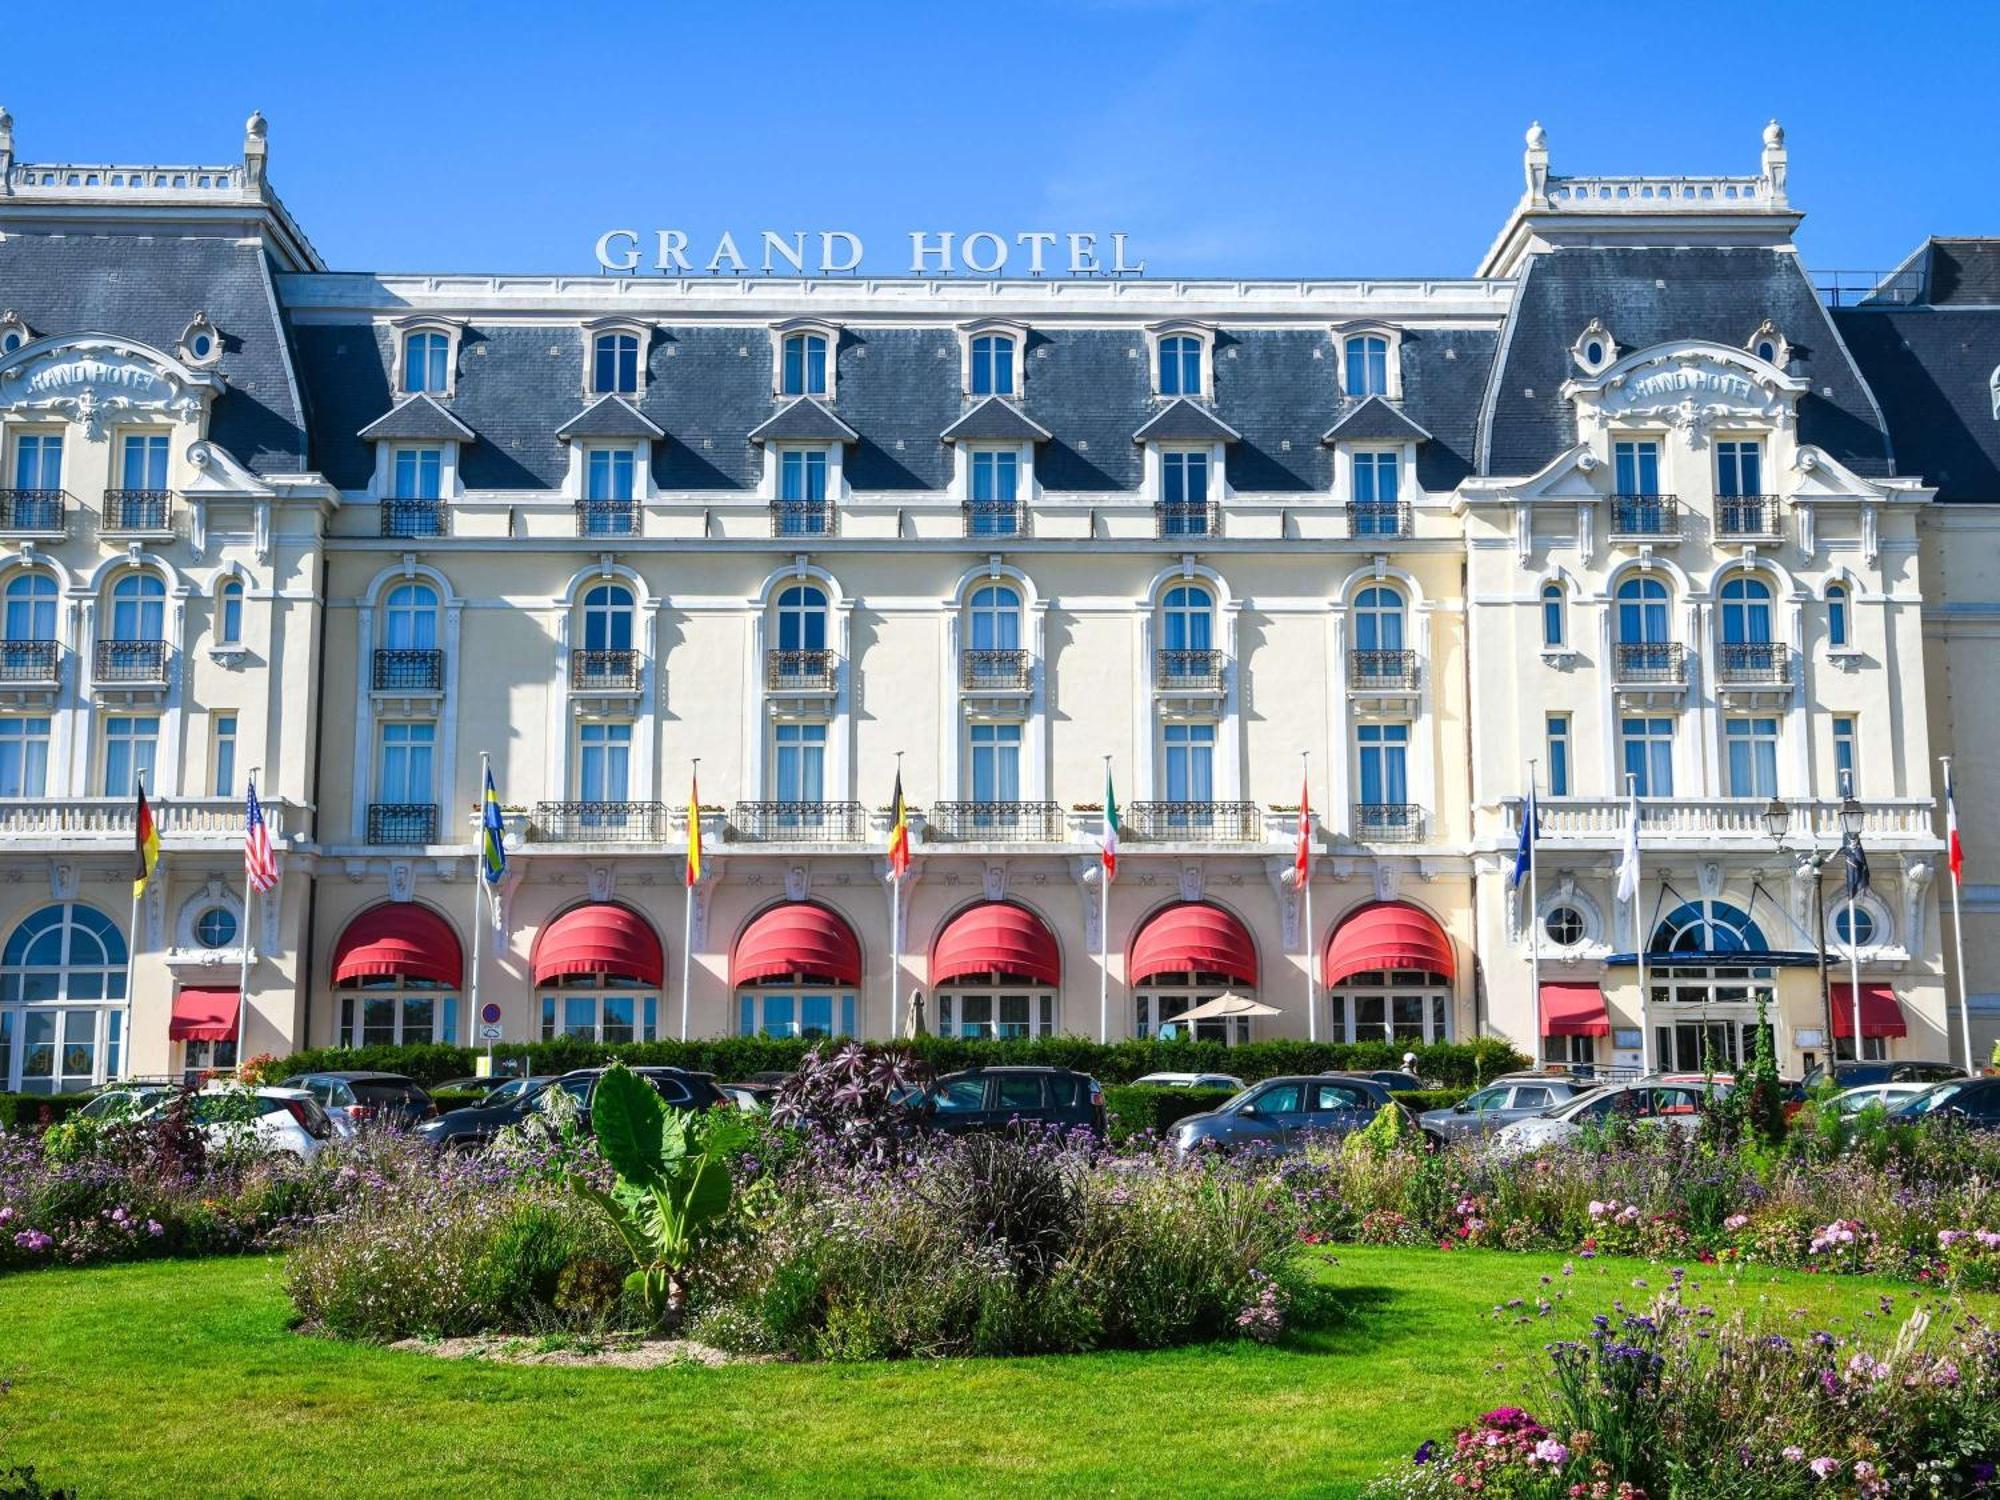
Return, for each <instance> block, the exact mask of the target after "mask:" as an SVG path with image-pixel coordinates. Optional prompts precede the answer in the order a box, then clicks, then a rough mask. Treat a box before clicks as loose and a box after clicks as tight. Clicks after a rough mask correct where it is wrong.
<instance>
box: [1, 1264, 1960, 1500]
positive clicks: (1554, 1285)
mask: <svg viewBox="0 0 2000 1500" xmlns="http://www.w3.org/2000/svg"><path fill="white" fill-rule="evenodd" d="M1563 1264H1564V1261H1563V1258H1562V1257H1561V1256H1551V1255H1507V1254H1502V1253H1498V1252H1481V1251H1464V1252H1456V1253H1453V1254H1449V1255H1446V1254H1440V1253H1438V1252H1436V1251H1430V1250H1416V1251H1395V1250H1378V1249H1359V1248H1353V1249H1345V1250H1342V1251H1341V1252H1340V1255H1339V1259H1338V1262H1337V1264H1333V1265H1331V1266H1329V1268H1328V1271H1327V1275H1328V1276H1329V1277H1330V1279H1332V1280H1333V1282H1334V1283H1335V1284H1336V1285H1337V1286H1338V1287H1340V1288H1341V1290H1342V1293H1343V1297H1344V1299H1345V1301H1346V1304H1347V1306H1348V1307H1349V1309H1350V1312H1351V1316H1349V1317H1348V1318H1347V1320H1346V1321H1344V1322H1343V1323H1342V1324H1341V1325H1340V1326H1338V1327H1335V1328H1333V1329H1330V1330H1324V1331H1321V1332H1317V1333H1313V1334H1309V1335H1305V1336H1303V1337H1301V1338H1299V1339H1297V1340H1296V1341H1294V1342H1293V1343H1291V1344H1289V1345H1285V1346H1280V1347H1277V1348H1260V1347H1257V1346H1253V1345H1235V1344H1231V1345H1210V1346H1205V1347H1200V1348H1192V1349H1181V1350H1172V1351H1167V1352H1161V1353H1152V1354H1105V1355H1090V1356H1076V1357H1069V1358H1045V1359H1022V1360H959V1361H949V1362H941V1363H935V1364H929V1363H926V1364H915V1363H904V1364H885V1365H872V1366H798V1365H756V1366H735V1367H732V1368H726V1369H718V1370H704V1369H699V1368H687V1367H678V1366H676V1367H670V1368H666V1369H661V1370H653V1371H632V1370H617V1369H562V1368H549V1367H504V1366H495V1365H490V1364H481V1363H467V1362H455V1361H446V1360H441V1359H436V1358H433V1357H432V1356H429V1355H425V1354H415V1353H406V1352H397V1351H392V1350H388V1349H381V1348H374V1347H369V1346H361V1345H352V1344H344V1343H338V1342H334V1341H331V1340H324V1339H312V1338H303V1337H300V1336H299V1335H297V1334H294V1333H292V1332H290V1331H289V1330H288V1329H287V1326H286V1325H287V1321H288V1318H289V1316H290V1308H289V1304H288V1303H287V1302H286V1300H285V1296H284V1292H283V1287H282V1282H281V1276H282V1262H280V1261H279V1260H277V1259H244V1260H226V1259H225V1260H210V1261H200V1262H157V1263H152V1264H145V1265H136V1266H123V1267H112V1268H104V1269H97V1270H80V1271H43V1272H32V1273H24V1274H18V1275H14V1276H10V1277H7V1278H5V1279H4V1280H0V1376H4V1377H6V1378H8V1379H11V1380H12V1381H13V1382H14V1391H13V1394H12V1395H11V1396H10V1397H8V1398H7V1399H6V1400H5V1402H4V1403H0V1461H4V1462H6V1463H20V1462H30V1463H33V1464H35V1465H36V1466H37V1467H38V1468H39V1470H40V1472H41V1477H42V1479H43V1480H44V1482H46V1483H51V1484H61V1485H64V1486H74V1487H75V1488H76V1489H77V1491H78V1492H79V1494H80V1495H82V1496H84V1497H85V1500H97V1497H102V1496H125V1495H148V1496H162V1495H232V1496H236V1495H241V1496H267V1495H268V1496H296V1495H300V1494H328V1493H341V1494H367V1495H375V1494H380V1495H397V1496H402V1495H415V1496H422V1495H438V1496H454V1497H456V1496H461V1495H464V1494H467V1493H471V1492H475V1491H490V1490H492V1489H494V1488H496V1487H497V1488H504V1489H512V1490H516V1491H518V1492H520V1493H523V1494H536V1495H577V1496H610V1495H641V1494H645V1495H686V1494H697V1493H698V1494H705V1495H706V1494H728V1493H755V1494H760V1495H809V1496H812V1497H813V1500H832V1497H837V1496H851V1495H885V1494H897V1495H946V1494H949V1495H963V1494H974V1493H976V1494H980V1495H983V1496H1003V1495H1048V1494H1054V1493H1071V1494H1093V1495H1173V1494H1183V1493H1192V1492H1199V1493H1201V1494H1202V1495H1204V1496H1228V1495H1255V1496H1258V1497H1260V1500H1267V1497H1270V1496H1274V1495H1324V1496H1340V1495H1353V1494H1355V1493H1357V1492H1358V1490H1359V1489H1360V1487H1361V1485H1362V1484H1363V1483H1365V1482H1366V1481H1367V1479H1369V1478H1370V1477H1372V1476H1373V1475H1374V1474H1376V1473H1377V1472H1379V1471H1380V1469H1381V1468H1382V1466H1383V1465H1384V1464H1386V1463H1389V1462H1392V1461H1395V1460H1397V1459H1399V1458H1400V1457H1402V1456H1403V1455H1406V1454H1407V1453H1409V1452H1410V1451H1411V1450H1412V1449H1414V1448H1415V1447H1416V1445H1417V1444H1418V1442H1420V1441H1421V1440H1422V1439H1423V1438H1425V1437H1428V1436H1433V1435H1442V1434H1446V1433H1448V1432H1449V1430H1450V1428H1451V1425H1452V1424H1453V1423H1454V1422H1456V1421H1460V1420H1462V1419H1464V1418H1466V1417H1467V1416H1469V1415H1472V1414H1474V1413H1476V1412H1478V1411H1480V1410H1483V1409H1485V1408H1487V1407H1490V1406H1495V1405H1499V1404H1502V1403H1503V1402H1506V1401H1511V1400H1517V1399H1519V1398H1520V1397H1522V1396H1523V1395H1524V1394H1525V1390H1524V1387H1525V1383H1526V1381H1527V1379H1528V1378H1529V1377H1530V1376H1531V1375H1532V1374H1533V1373H1534V1372H1535V1371H1536V1370H1537V1369H1538V1368H1539V1366H1540V1349H1541V1346H1542V1344H1543V1343H1544V1342H1545V1341H1547V1340H1548V1339H1549V1338H1552V1337H1558V1336H1563V1335H1567V1334H1572V1333H1574V1332H1575V1331H1576V1330H1577V1329H1578V1328H1580V1327H1582V1326H1583V1325H1584V1324H1585V1323H1586V1321H1587V1319H1588V1317H1589V1315H1590V1314H1591V1313H1593V1312H1596V1311H1598V1310H1600V1309H1608V1308H1609V1306H1610V1304H1611V1302H1612V1301H1613V1300H1614V1299H1616V1298H1619V1297H1623V1298H1624V1299H1626V1300H1627V1301H1628V1302H1630V1301H1635V1300H1643V1299H1645V1298H1647V1297H1648V1296H1650V1295H1651V1292H1650V1290H1641V1289H1638V1288H1635V1287H1634V1285H1633V1282H1634V1281H1635V1279H1643V1280H1645V1281H1647V1282H1649V1283H1650V1284H1651V1286H1652V1287H1658V1286H1661V1285H1663V1284H1664V1283H1665V1281H1666V1279H1667V1276H1666V1268H1664V1267H1660V1266H1649V1265H1646V1264H1644V1263H1641V1262H1635V1261H1613V1260H1598V1261H1578V1262H1574V1269H1575V1274H1574V1275H1573V1276H1571V1277H1567V1278H1566V1277H1564V1276H1563V1275H1562V1266H1563ZM1691 1271H1692V1274H1691V1276H1690V1282H1691V1283H1699V1284H1700V1291H1699V1294H1698V1296H1699V1300H1701V1301H1704V1302H1707V1303H1709V1304H1711V1305H1714V1306H1716V1307H1718V1308H1722V1309H1725V1310H1726V1309H1728V1308H1731V1307H1737V1306H1743V1307H1748V1308H1751V1309H1752V1310H1753V1313H1754V1315H1756V1316H1759V1317H1764V1318H1769V1319H1772V1320H1783V1321H1785V1322H1787V1323H1789V1322H1790V1321H1791V1320H1792V1319H1793V1318H1794V1317H1795V1316H1797V1314H1795V1312H1794V1311H1793V1310H1795V1309H1803V1310H1804V1315H1805V1316H1806V1317H1807V1318H1809V1319H1810V1320H1811V1321H1812V1322H1813V1323H1814V1324H1815V1325H1816V1326H1817V1325H1821V1324H1831V1323H1833V1322H1835V1321H1840V1322H1853V1321H1861V1320H1864V1319H1873V1320H1875V1321H1878V1322H1880V1321H1884V1320H1882V1319H1881V1317H1880V1314H1879V1313H1878V1312H1877V1307H1878V1299H1879V1298H1880V1297H1882V1296H1885V1295H1886V1296H1889V1297H1892V1298H1893V1299H1894V1301H1895V1305H1896V1314H1895V1319H1896V1320H1900V1316H1901V1314H1902V1312H1903V1311H1904V1310H1906V1309H1907V1308H1908V1307H1909V1305H1910V1304H1911V1303H1912V1302H1913V1301H1914V1300H1915V1297H1916V1294H1915V1293H1914V1292H1913V1291H1912V1290H1911V1289H1910V1288H1908V1287H1906V1286H1901V1285H1895V1284H1891V1283H1885V1282H1876V1281H1871V1280H1864V1279H1858V1278H1847V1279H1836V1278H1832V1277H1811V1276H1801V1275H1792V1274H1779V1273H1772V1272H1755V1273H1750V1272H1739V1273H1738V1275H1737V1276H1736V1277H1735V1278H1734V1279H1733V1280H1732V1279H1731V1278H1729V1277H1726V1276H1723V1275H1718V1274H1715V1271H1714V1268H1713V1267H1703V1266H1694V1267H1692V1268H1691ZM1543 1276H1548V1277H1550V1278H1551V1281H1550V1284H1549V1285H1548V1286H1547V1287H1544V1286H1543V1284H1542V1282H1541V1277H1543ZM1565 1289H1566V1290H1567V1291H1568V1292H1569V1296H1568V1297H1566V1298H1558V1301H1557V1307H1556V1311H1555V1313H1554V1314H1553V1315H1552V1316H1550V1317H1547V1318H1535V1317H1532V1316H1529V1317H1528V1320H1527V1321H1525V1322H1523V1321H1518V1320H1519V1319H1520V1318H1522V1317H1523V1316H1524V1314H1523V1313H1520V1312H1513V1311H1509V1312H1504V1313H1501V1314H1499V1315H1496V1314H1495V1310H1494V1309H1495V1306H1496V1304H1500V1303H1504V1302H1506V1301H1507V1300H1508V1299H1510V1298H1514V1297H1520V1298H1524V1299H1526V1301H1527V1304H1528V1305H1527V1309H1526V1310H1525V1312H1526V1314H1532V1312H1533V1307H1534V1301H1535V1299H1536V1297H1537V1296H1540V1295H1551V1296H1553V1295H1555V1294H1557V1293H1559V1292H1561V1291H1563V1290H1565ZM1691 1300H1693V1299H1691ZM1979 1300H1980V1302H1981V1304H1982V1310H1983V1311H1985V1312H1986V1313H1988V1314H1989V1315H1991V1314H1992V1313H1994V1312H1995V1311H1996V1310H2000V1299H1996V1298H1992V1297H1988V1298H1983V1299H1979Z"/></svg>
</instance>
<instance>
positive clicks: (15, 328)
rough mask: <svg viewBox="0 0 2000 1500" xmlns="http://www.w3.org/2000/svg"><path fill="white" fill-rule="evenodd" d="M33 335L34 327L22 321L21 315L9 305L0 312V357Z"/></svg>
mask: <svg viewBox="0 0 2000 1500" xmlns="http://www.w3.org/2000/svg"><path fill="white" fill-rule="evenodd" d="M34 336H35V331H34V329H32V328H30V327H29V326H28V325H27V324H26V323H24V322H22V321H21V315H20V314H19V313H17V312H15V311H14V309H12V308H11V307H10V308H8V309H7V311H6V312H5V313H4V314H0V358H4V357H5V356H7V355H9V354H12V353H13V352H14V351H15V350H17V349H19V348H20V347H21V346H22V345H23V344H26V343H28V342H29V341H30V340H31V339H33V338H34Z"/></svg>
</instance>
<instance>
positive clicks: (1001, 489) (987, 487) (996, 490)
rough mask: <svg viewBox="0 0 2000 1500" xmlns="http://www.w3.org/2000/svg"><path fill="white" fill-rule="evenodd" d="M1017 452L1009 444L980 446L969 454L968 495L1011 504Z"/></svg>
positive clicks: (1016, 476)
mask: <svg viewBox="0 0 2000 1500" xmlns="http://www.w3.org/2000/svg"><path fill="white" fill-rule="evenodd" d="M1020 466H1021V455H1020V454H1018V453H1016V452H1015V451H1014V450H1013V449H1011V448H980V449H976V450H974V452H973V455H972V498H973V499H974V500H975V501H977V502H979V503H981V504H1004V505H1012V504H1013V503H1014V500H1015V497H1016V495H1017V494H1018V486H1019V483H1020Z"/></svg>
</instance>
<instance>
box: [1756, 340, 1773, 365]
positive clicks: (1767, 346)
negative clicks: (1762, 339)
mask: <svg viewBox="0 0 2000 1500" xmlns="http://www.w3.org/2000/svg"><path fill="white" fill-rule="evenodd" d="M1757 357H1758V358H1759V359H1761V360H1763V361H1764V363H1765V364H1767V365H1775V364H1776V363H1777V362H1778V348H1777V345H1775V344H1771V343H1768V342H1767V343H1762V344H1759V345H1758V346H1757Z"/></svg>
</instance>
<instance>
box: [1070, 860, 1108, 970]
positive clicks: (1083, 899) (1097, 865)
mask: <svg viewBox="0 0 2000 1500" xmlns="http://www.w3.org/2000/svg"><path fill="white" fill-rule="evenodd" d="M1069 871H1070V878H1071V879H1072V880H1074V881H1075V882H1076V890H1077V896H1078V898H1079V904H1080V905H1081V907H1082V910H1083V942H1084V946H1085V947H1086V948H1088V949H1089V950H1090V951H1091V952H1092V953H1095V952H1097V951H1098V949H1099V948H1100V947H1102V946H1103V938H1102V936H1101V933H1102V930H1103V929H1102V915H1103V913H1102V909H1101V903H1102V900H1103V896H1102V894H1101V893H1102V891H1103V888H1104V864H1103V862H1102V861H1101V860H1099V859H1098V858H1097V857H1096V856H1095V855H1082V856H1079V857H1077V858H1075V859H1072V860H1071V861H1070V862H1069Z"/></svg>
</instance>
